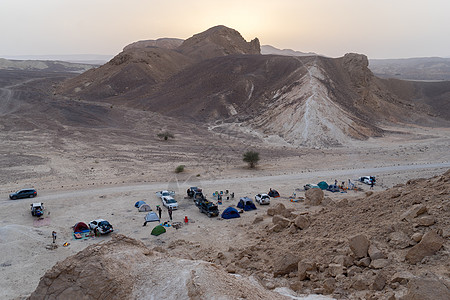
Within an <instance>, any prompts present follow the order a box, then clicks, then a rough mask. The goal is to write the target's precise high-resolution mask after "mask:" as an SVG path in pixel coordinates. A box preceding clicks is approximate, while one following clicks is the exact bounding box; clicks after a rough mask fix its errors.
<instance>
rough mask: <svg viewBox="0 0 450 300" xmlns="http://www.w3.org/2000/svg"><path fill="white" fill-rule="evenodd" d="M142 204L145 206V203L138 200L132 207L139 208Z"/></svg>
mask: <svg viewBox="0 0 450 300" xmlns="http://www.w3.org/2000/svg"><path fill="white" fill-rule="evenodd" d="M142 204H145V201H142V200H140V201H138V202H136V203H135V204H134V207H136V208H139V206H141V205H142Z"/></svg>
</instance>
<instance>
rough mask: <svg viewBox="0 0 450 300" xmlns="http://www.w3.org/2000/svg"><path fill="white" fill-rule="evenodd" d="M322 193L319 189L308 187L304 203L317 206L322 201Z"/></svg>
mask: <svg viewBox="0 0 450 300" xmlns="http://www.w3.org/2000/svg"><path fill="white" fill-rule="evenodd" d="M323 198H324V194H323V191H322V190H321V189H309V190H307V191H306V192H305V204H306V205H312V206H317V205H320V204H321V203H322V201H323Z"/></svg>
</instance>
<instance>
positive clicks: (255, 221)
mask: <svg viewBox="0 0 450 300" xmlns="http://www.w3.org/2000/svg"><path fill="white" fill-rule="evenodd" d="M263 220H264V218H263V217H262V216H257V217H256V218H255V219H254V220H253V224H256V223H261V222H262V221H263Z"/></svg>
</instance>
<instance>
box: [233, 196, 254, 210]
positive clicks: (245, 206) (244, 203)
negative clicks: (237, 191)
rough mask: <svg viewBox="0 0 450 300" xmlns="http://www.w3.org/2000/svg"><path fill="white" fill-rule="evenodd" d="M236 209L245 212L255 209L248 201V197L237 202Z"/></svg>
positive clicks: (250, 200) (250, 201) (251, 202)
mask: <svg viewBox="0 0 450 300" xmlns="http://www.w3.org/2000/svg"><path fill="white" fill-rule="evenodd" d="M237 207H239V208H241V209H243V210H245V211H249V210H254V209H256V206H255V203H253V201H252V199H250V198H249V197H242V198H241V199H240V200H239V203H238V205H237Z"/></svg>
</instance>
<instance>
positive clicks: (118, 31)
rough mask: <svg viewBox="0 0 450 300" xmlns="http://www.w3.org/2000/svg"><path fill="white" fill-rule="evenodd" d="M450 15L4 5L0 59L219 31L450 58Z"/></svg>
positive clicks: (413, 8) (423, 10)
mask: <svg viewBox="0 0 450 300" xmlns="http://www.w3.org/2000/svg"><path fill="white" fill-rule="evenodd" d="M449 13H450V1H449V0H427V1H425V0H275V1H269V0H227V1H223V0H221V1H215V0H0V37H1V40H0V57H2V56H6V55H44V54H112V55H115V54H117V53H119V52H120V51H121V50H122V48H123V47H124V46H126V45H127V44H129V43H132V42H135V41H138V40H147V39H157V38H161V37H176V38H182V39H186V38H189V37H191V36H192V35H194V34H196V33H199V32H202V31H204V30H206V29H208V28H210V27H212V26H215V25H225V26H228V27H231V28H233V29H236V30H237V31H239V32H240V33H241V34H242V36H243V37H244V38H245V39H246V40H247V41H249V40H251V39H253V38H255V37H258V38H259V40H260V42H261V44H262V45H266V44H268V45H272V46H275V47H277V48H281V49H284V48H289V49H294V50H298V51H303V52H310V51H311V52H316V53H320V54H323V55H327V56H332V57H337V56H342V55H344V54H345V53H347V52H357V53H362V54H366V55H367V56H369V58H404V57H422V56H443V57H450V15H449Z"/></svg>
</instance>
